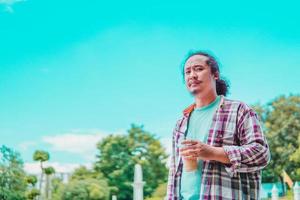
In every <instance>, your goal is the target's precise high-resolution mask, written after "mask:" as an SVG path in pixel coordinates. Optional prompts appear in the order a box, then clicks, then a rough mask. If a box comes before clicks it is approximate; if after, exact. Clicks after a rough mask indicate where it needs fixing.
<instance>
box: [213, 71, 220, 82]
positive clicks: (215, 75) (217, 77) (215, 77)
mask: <svg viewBox="0 0 300 200" xmlns="http://www.w3.org/2000/svg"><path fill="white" fill-rule="evenodd" d="M214 79H215V80H219V79H220V75H219V72H216V73H215V74H214Z"/></svg>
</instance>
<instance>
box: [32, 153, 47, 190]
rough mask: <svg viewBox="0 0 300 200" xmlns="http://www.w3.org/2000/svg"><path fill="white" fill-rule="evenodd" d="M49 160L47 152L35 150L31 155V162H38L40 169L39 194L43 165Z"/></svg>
mask: <svg viewBox="0 0 300 200" xmlns="http://www.w3.org/2000/svg"><path fill="white" fill-rule="evenodd" d="M49 159H50V155H49V153H48V152H47V151H42V150H36V151H35V152H34V154H33V160H34V161H39V162H40V168H41V177H40V184H39V190H40V194H41V193H42V184H43V176H44V166H43V163H44V162H45V161H48V160H49Z"/></svg>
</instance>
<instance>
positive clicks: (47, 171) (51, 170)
mask: <svg viewBox="0 0 300 200" xmlns="http://www.w3.org/2000/svg"><path fill="white" fill-rule="evenodd" d="M43 171H44V174H45V175H46V187H45V196H46V199H49V194H50V191H49V190H50V176H51V175H52V174H54V173H55V169H54V168H53V167H46V168H44V169H43Z"/></svg>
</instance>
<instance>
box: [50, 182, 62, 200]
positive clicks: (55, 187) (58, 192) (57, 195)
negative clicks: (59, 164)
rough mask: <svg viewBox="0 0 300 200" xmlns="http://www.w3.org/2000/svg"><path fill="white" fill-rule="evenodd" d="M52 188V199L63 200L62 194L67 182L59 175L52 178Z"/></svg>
mask: <svg viewBox="0 0 300 200" xmlns="http://www.w3.org/2000/svg"><path fill="white" fill-rule="evenodd" d="M51 185H52V190H51V200H61V199H62V194H63V191H64V189H65V184H64V183H63V182H62V180H61V179H60V178H58V177H54V178H53V179H52V180H51Z"/></svg>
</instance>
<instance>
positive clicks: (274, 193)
mask: <svg viewBox="0 0 300 200" xmlns="http://www.w3.org/2000/svg"><path fill="white" fill-rule="evenodd" d="M272 200H278V189H277V187H276V185H275V184H273V188H272Z"/></svg>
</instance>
